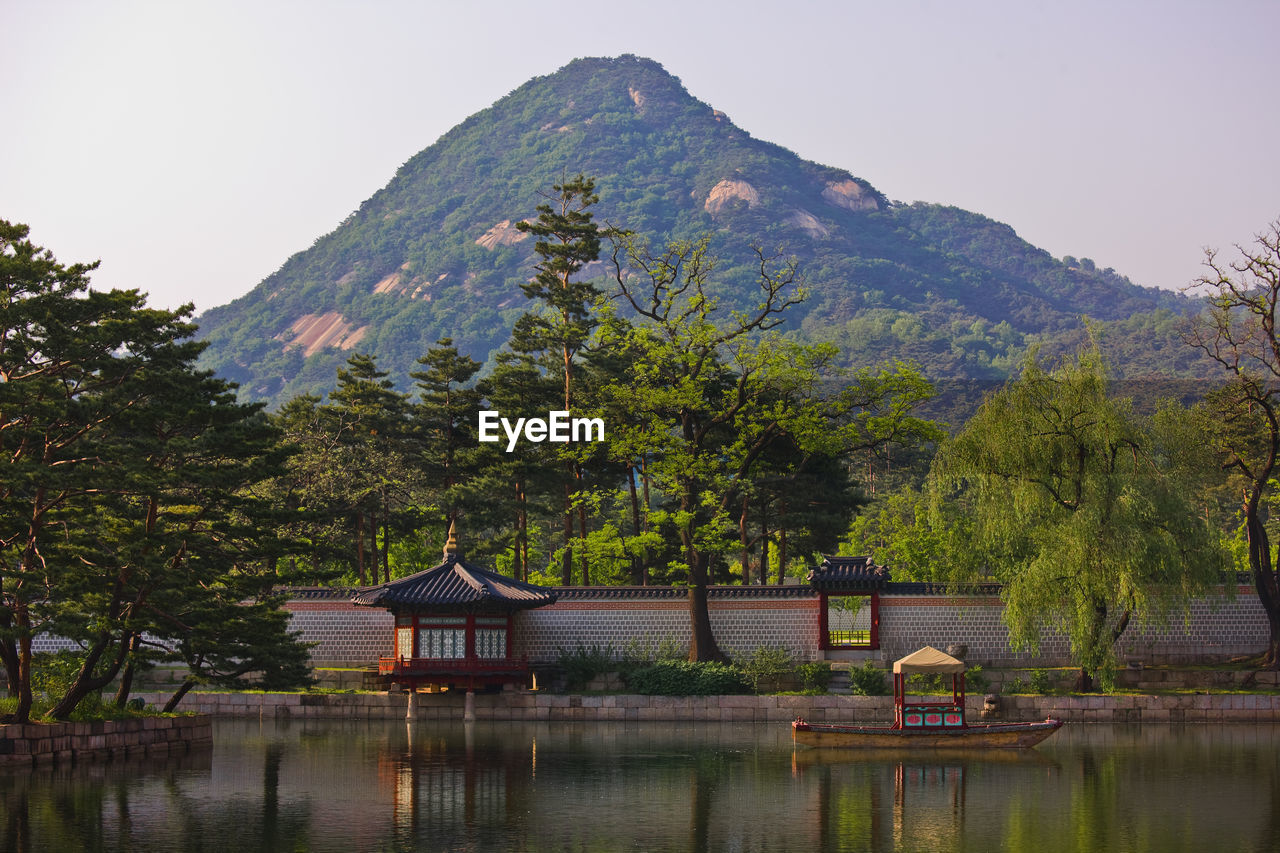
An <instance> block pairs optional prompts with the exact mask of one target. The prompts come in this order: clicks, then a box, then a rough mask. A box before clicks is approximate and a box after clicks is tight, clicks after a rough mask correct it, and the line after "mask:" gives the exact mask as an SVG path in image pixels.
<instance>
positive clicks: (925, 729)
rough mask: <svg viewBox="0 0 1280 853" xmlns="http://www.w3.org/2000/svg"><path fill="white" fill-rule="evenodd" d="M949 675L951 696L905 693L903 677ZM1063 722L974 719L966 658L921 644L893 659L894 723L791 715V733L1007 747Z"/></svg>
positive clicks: (811, 739) (826, 742)
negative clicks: (968, 708) (968, 712)
mask: <svg viewBox="0 0 1280 853" xmlns="http://www.w3.org/2000/svg"><path fill="white" fill-rule="evenodd" d="M916 673H919V674H923V675H950V676H951V698H950V700H949V701H948V700H946V699H944V700H942V701H937V700H933V699H925V698H923V697H908V695H907V677H908V676H910V675H913V674H916ZM1061 727H1062V721H1060V720H1053V719H1049V720H1042V721H1039V722H1034V723H973V724H970V723H969V722H968V721H967V720H966V719H965V713H964V663H963V662H962V661H959V660H956V659H955V658H953V657H951V656H950V655H948V654H944V653H943V652H940V651H938V650H937V649H935V648H931V647H929V646H925V647H924V648H923V649H921V650H920V651H918V652H914V653H912V654H910V655H907V656H906V657H905V658H902V659H901V660H899V661H895V662H894V664H893V725H892V726H848V725H831V724H822V723H808V722H805V721H804V720H799V719H798V720H795V721H794V722H793V723H792V724H791V737H792V739H793V740H794V741H795V742H796V743H797V744H801V745H804V746H820V747H846V748H855V747H856V748H866V747H872V748H880V749H902V748H910V749H940V748H941V749H956V748H964V749H973V748H979V749H991V748H996V749H1011V748H1025V747H1030V746H1035V745H1036V744H1038V743H1039V742H1040V741H1042V740H1044V739H1045V738H1047V737H1048V736H1049V735H1051V734H1053V733H1054V732H1056V731H1057V730H1058V729H1059V728H1061Z"/></svg>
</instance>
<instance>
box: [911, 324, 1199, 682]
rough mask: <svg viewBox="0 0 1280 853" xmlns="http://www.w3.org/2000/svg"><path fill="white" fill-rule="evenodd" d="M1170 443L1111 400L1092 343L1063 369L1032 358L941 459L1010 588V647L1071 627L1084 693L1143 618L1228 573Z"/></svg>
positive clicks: (941, 469) (947, 483) (945, 479)
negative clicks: (1173, 466) (1046, 628)
mask: <svg viewBox="0 0 1280 853" xmlns="http://www.w3.org/2000/svg"><path fill="white" fill-rule="evenodd" d="M1166 450H1167V448H1161V447H1160V445H1159V436H1158V435H1157V434H1156V433H1155V432H1153V430H1152V429H1151V427H1150V425H1148V424H1144V423H1143V422H1142V421H1141V420H1140V419H1139V418H1137V417H1136V416H1135V415H1134V413H1133V411H1132V408H1131V405H1130V404H1129V402H1128V401H1127V400H1124V399H1117V398H1115V397H1113V396H1111V395H1110V393H1109V387H1108V381H1107V376H1106V371H1105V367H1104V365H1103V362H1102V359H1101V356H1100V354H1099V352H1098V350H1097V348H1096V347H1095V348H1090V349H1087V350H1084V351H1082V352H1081V353H1079V354H1078V356H1077V357H1076V358H1074V359H1066V360H1063V361H1062V362H1060V363H1059V364H1058V365H1056V366H1054V367H1045V366H1044V365H1042V364H1041V363H1040V362H1039V361H1038V360H1036V359H1034V358H1033V359H1031V360H1029V361H1028V362H1027V364H1026V365H1025V366H1024V368H1023V371H1022V375H1021V376H1020V377H1019V378H1018V379H1016V380H1013V381H1011V382H1010V383H1008V384H1007V385H1006V386H1005V387H1004V388H1003V389H1002V390H1000V391H999V392H997V393H995V394H993V395H992V396H991V397H989V398H988V399H987V401H986V402H985V403H984V404H983V405H982V407H981V409H980V410H979V411H978V413H977V414H976V415H975V416H974V417H973V418H972V419H971V420H970V421H969V422H968V423H967V424H965V426H964V428H963V429H962V430H961V431H960V433H959V434H958V435H957V436H956V437H955V439H954V440H953V441H951V442H949V443H948V444H946V445H944V446H943V447H942V448H941V449H940V451H939V453H938V455H937V457H936V458H935V460H934V464H933V468H932V470H931V472H930V477H931V480H932V484H933V487H934V488H935V489H936V490H937V492H938V493H939V494H940V495H947V494H955V493H957V492H958V493H959V495H960V497H961V499H962V500H963V501H964V503H965V505H966V506H967V507H968V509H969V512H970V513H971V516H972V519H973V524H974V539H975V541H976V542H977V543H978V545H979V546H980V547H981V548H982V549H983V551H984V553H985V555H986V556H987V557H988V559H990V565H989V567H988V571H989V573H990V574H991V575H992V576H993V577H994V578H995V579H996V580H998V581H1000V582H1002V583H1003V584H1004V591H1003V598H1004V602H1005V619H1006V621H1007V622H1008V625H1009V629H1010V635H1011V639H1012V641H1013V643H1014V644H1015V646H1022V647H1035V646H1036V645H1037V643H1038V642H1039V639H1040V636H1041V628H1042V626H1043V625H1045V624H1051V625H1056V626H1058V627H1060V628H1061V629H1062V630H1063V631H1064V632H1065V633H1066V634H1067V636H1068V637H1069V638H1070V643H1071V651H1072V654H1073V655H1074V657H1075V659H1076V660H1077V661H1078V662H1079V664H1080V667H1081V687H1082V688H1084V689H1089V688H1090V687H1091V686H1092V682H1093V678H1094V677H1095V676H1096V675H1098V674H1099V673H1102V674H1103V675H1104V676H1105V675H1106V674H1107V673H1108V671H1109V670H1110V669H1111V668H1112V667H1113V665H1114V653H1113V650H1114V643H1115V641H1116V640H1117V639H1118V638H1119V637H1120V636H1121V635H1122V634H1123V632H1124V631H1125V630H1126V628H1127V627H1128V626H1129V624H1130V623H1131V622H1132V621H1133V620H1134V619H1135V618H1139V617H1155V616H1159V615H1160V614H1162V613H1165V612H1167V611H1168V609H1169V608H1171V607H1173V606H1174V605H1177V604H1183V605H1185V604H1186V603H1187V602H1189V600H1190V597H1191V596H1192V595H1193V594H1194V593H1195V592H1196V591H1198V590H1201V589H1203V588H1205V586H1206V585H1207V584H1209V583H1211V582H1214V581H1216V580H1218V577H1219V574H1218V573H1219V569H1220V568H1221V567H1222V565H1223V564H1222V559H1221V556H1220V552H1219V551H1218V548H1217V544H1218V543H1217V538H1216V535H1215V533H1214V531H1213V530H1212V529H1211V528H1210V527H1209V525H1208V524H1207V523H1206V522H1205V521H1204V520H1203V519H1202V518H1200V517H1198V516H1197V514H1196V513H1195V511H1194V507H1193V506H1191V505H1190V503H1189V500H1188V496H1187V494H1186V493H1185V492H1184V491H1183V490H1181V489H1180V488H1178V484H1177V482H1176V481H1175V480H1174V479H1173V478H1171V476H1170V472H1169V470H1168V465H1167V461H1166V460H1167V459H1168V454H1167V453H1166V452H1165V451H1166Z"/></svg>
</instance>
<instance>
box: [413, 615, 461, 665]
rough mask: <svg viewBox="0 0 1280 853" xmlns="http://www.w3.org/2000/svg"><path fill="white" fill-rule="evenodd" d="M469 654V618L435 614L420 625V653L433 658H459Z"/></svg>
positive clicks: (424, 656) (420, 655)
mask: <svg viewBox="0 0 1280 853" xmlns="http://www.w3.org/2000/svg"><path fill="white" fill-rule="evenodd" d="M466 656H467V619H466V617H465V616H457V617H453V616H435V617H432V618H431V619H430V621H426V620H424V622H423V623H422V624H420V625H419V626H418V654H417V655H416V657H419V658H429V659H432V660H443V659H457V658H465V657H466Z"/></svg>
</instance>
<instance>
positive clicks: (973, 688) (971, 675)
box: [964, 664, 991, 693]
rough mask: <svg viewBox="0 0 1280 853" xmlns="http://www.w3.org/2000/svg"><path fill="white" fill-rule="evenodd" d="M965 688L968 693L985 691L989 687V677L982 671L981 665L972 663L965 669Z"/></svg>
mask: <svg viewBox="0 0 1280 853" xmlns="http://www.w3.org/2000/svg"><path fill="white" fill-rule="evenodd" d="M964 684H965V690H966V691H967V692H969V693H986V692H987V691H988V690H989V689H991V679H989V678H987V676H986V675H985V674H984V673H983V672H982V666H981V665H979V664H974V665H973V666H971V667H969V668H968V669H966V670H965V673H964Z"/></svg>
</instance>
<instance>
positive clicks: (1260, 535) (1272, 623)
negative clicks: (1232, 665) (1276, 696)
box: [1244, 500, 1280, 670]
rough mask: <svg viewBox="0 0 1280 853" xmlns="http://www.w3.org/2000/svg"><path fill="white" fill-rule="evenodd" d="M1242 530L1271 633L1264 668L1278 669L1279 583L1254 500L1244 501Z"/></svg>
mask: <svg viewBox="0 0 1280 853" xmlns="http://www.w3.org/2000/svg"><path fill="white" fill-rule="evenodd" d="M1244 509H1245V533H1246V535H1247V538H1248V541H1249V568H1251V569H1252V570H1253V586H1254V589H1256V590H1257V592H1258V602H1259V603H1260V604H1261V605H1262V609H1263V612H1265V613H1266V614H1267V626H1268V629H1269V634H1270V636H1269V637H1268V638H1267V650H1266V652H1265V653H1264V654H1263V659H1262V667H1263V668H1264V669H1271V670H1275V669H1280V583H1277V578H1276V572H1275V566H1274V565H1273V564H1272V562H1271V541H1270V538H1269V537H1268V535H1267V528H1266V526H1265V525H1264V524H1263V523H1262V519H1261V512H1260V510H1259V509H1258V506H1257V501H1256V500H1251V501H1249V502H1248V503H1247V504H1245V508H1244Z"/></svg>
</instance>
